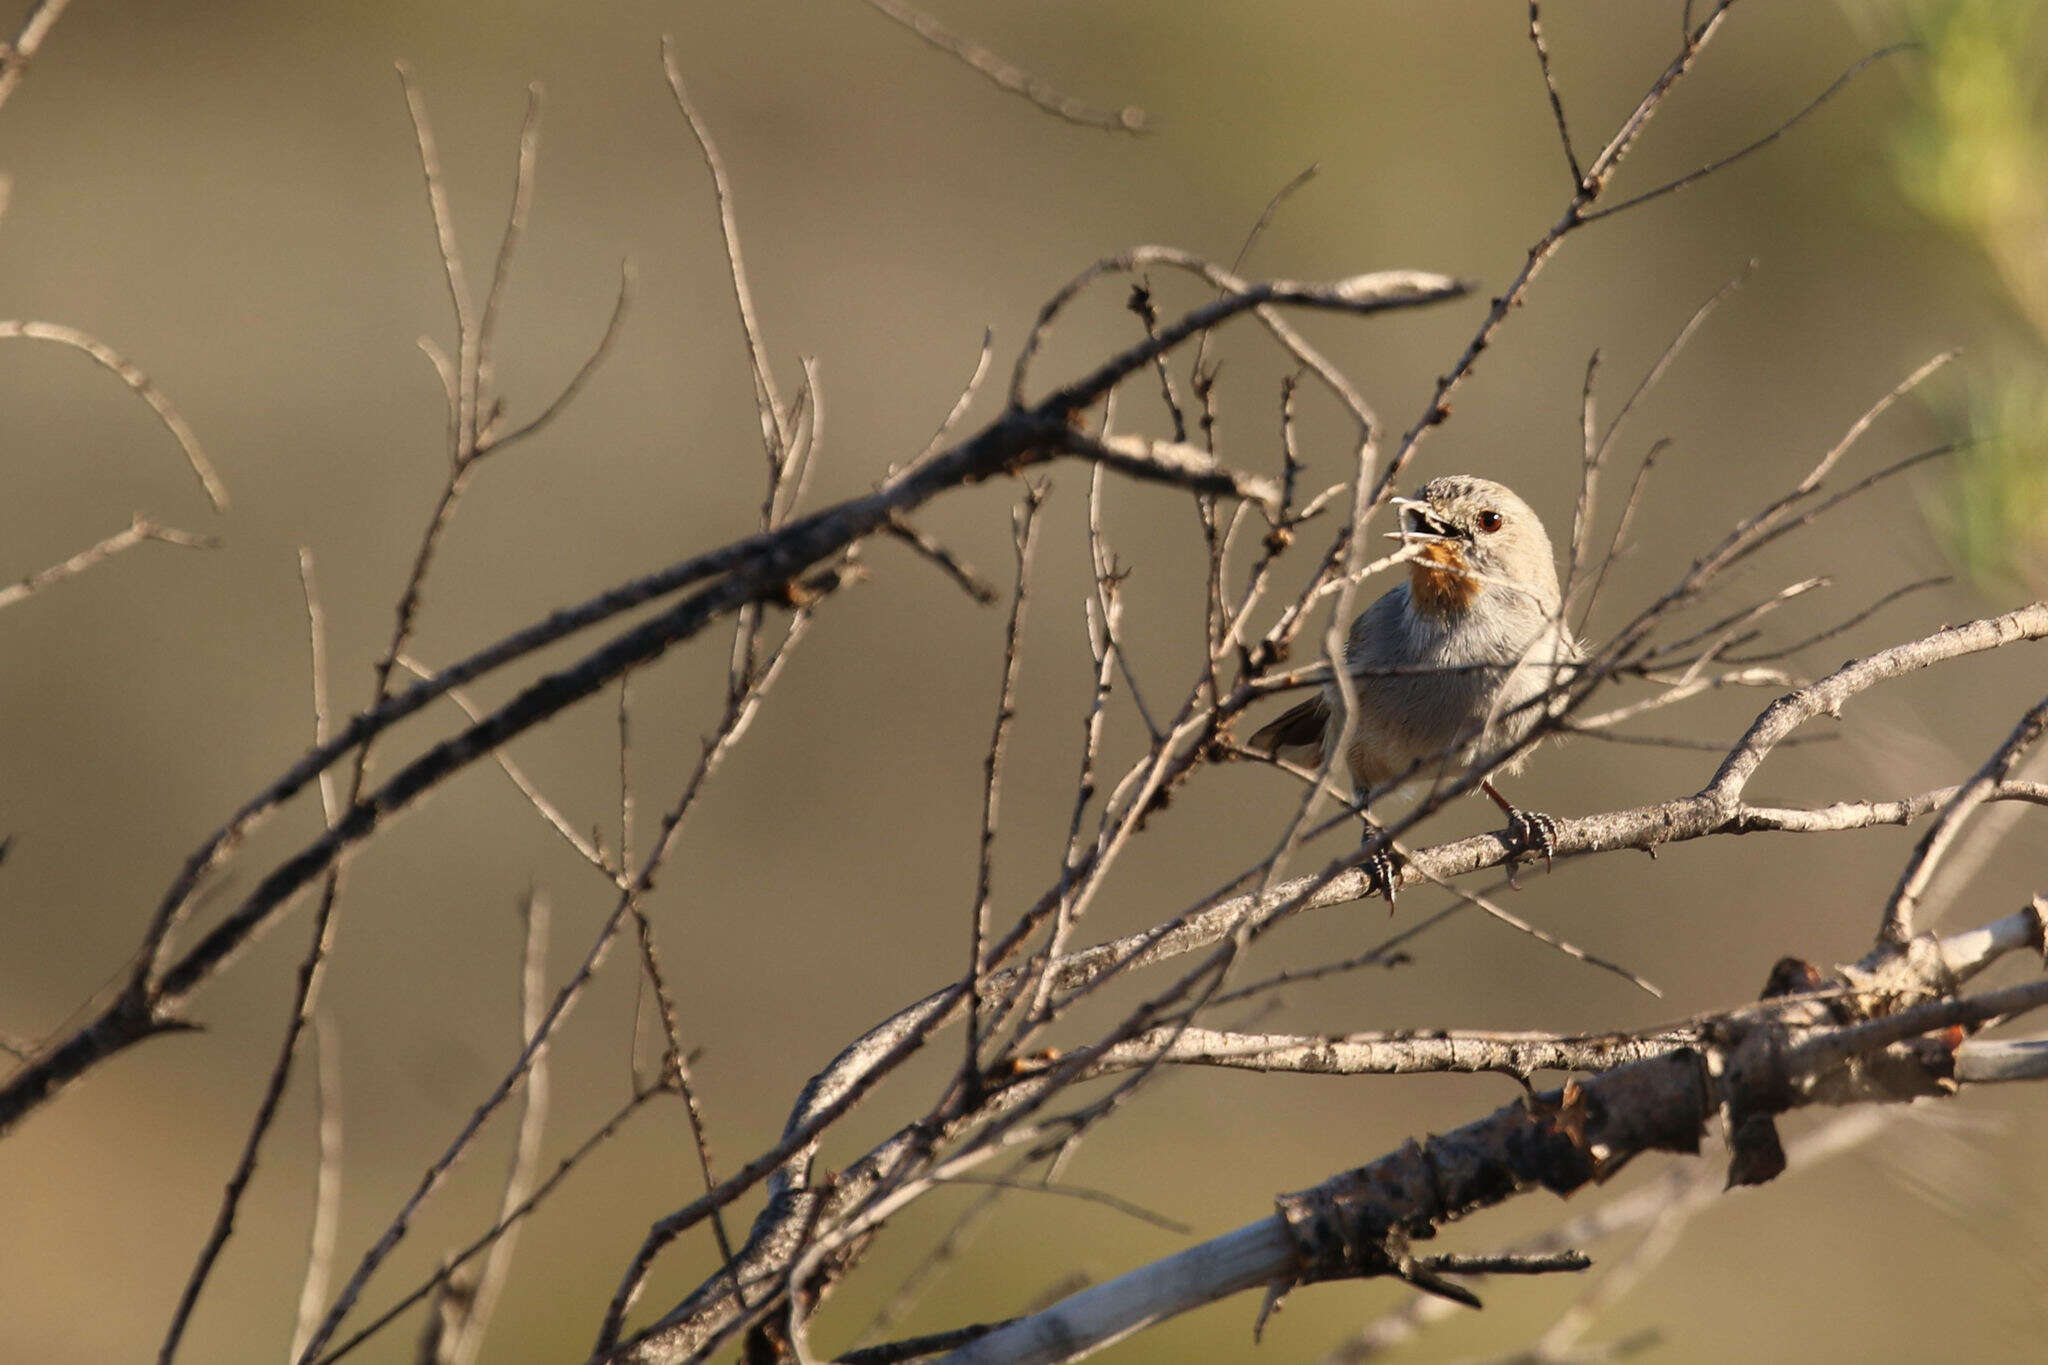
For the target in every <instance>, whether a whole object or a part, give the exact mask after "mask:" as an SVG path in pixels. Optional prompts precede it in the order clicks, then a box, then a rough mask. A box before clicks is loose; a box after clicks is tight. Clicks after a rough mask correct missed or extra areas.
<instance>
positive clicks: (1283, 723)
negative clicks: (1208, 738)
mask: <svg viewBox="0 0 2048 1365" xmlns="http://www.w3.org/2000/svg"><path fill="white" fill-rule="evenodd" d="M1329 728H1330V707H1329V704H1328V703H1327V702H1326V701H1325V700H1324V699H1323V698H1322V697H1321V696H1314V697H1310V698H1309V699H1308V700H1307V701H1305V702H1303V703H1302V704H1301V705H1299V706H1297V707H1294V708H1293V709H1291V710H1289V711H1285V712H1283V713H1282V714H1281V715H1280V717H1279V718H1278V719H1276V720H1272V721H1269V722H1267V723H1266V724H1265V725H1262V726H1260V727H1259V729H1258V730H1257V732H1256V733H1254V734H1253V735H1252V737H1251V738H1250V739H1248V740H1246V741H1245V744H1244V747H1245V748H1247V749H1249V750H1251V751H1252V752H1253V753H1256V754H1264V755H1265V756H1266V757H1267V758H1286V759H1305V760H1307V761H1309V762H1320V761H1321V759H1322V756H1323V742H1324V736H1325V735H1326V734H1328V732H1329Z"/></svg>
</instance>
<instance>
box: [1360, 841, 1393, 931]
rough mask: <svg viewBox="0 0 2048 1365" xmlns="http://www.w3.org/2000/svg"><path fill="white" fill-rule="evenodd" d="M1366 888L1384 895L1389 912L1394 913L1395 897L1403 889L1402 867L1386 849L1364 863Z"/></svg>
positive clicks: (1375, 893)
mask: <svg viewBox="0 0 2048 1365" xmlns="http://www.w3.org/2000/svg"><path fill="white" fill-rule="evenodd" d="M1364 867H1365V883H1366V889H1367V891H1368V892H1370V893H1371V894H1373V895H1378V896H1384V897H1386V901H1387V913H1388V914H1390V915H1391V914H1393V913H1394V897H1395V896H1396V895H1398V894H1399V893H1400V890H1401V869H1400V867H1399V866H1398V865H1397V864H1396V863H1395V862H1394V859H1393V857H1392V856H1391V855H1390V854H1389V853H1388V852H1387V850H1385V849H1381V850H1380V851H1379V852H1377V853H1375V854H1373V855H1372V856H1371V857H1369V858H1367V859H1366V860H1365V863H1364Z"/></svg>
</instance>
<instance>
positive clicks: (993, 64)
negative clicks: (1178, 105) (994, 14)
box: [866, 0, 1152, 133]
mask: <svg viewBox="0 0 2048 1365" xmlns="http://www.w3.org/2000/svg"><path fill="white" fill-rule="evenodd" d="M866 3H867V6H868V8H869V9H872V10H874V11H876V12H877V13H879V14H882V15H885V16H886V17H888V18H889V19H891V20H894V21H895V22H896V23H898V24H901V25H902V26H903V27H905V28H907V29H909V30H910V31H911V32H912V33H915V34H916V35H917V36H918V37H920V38H922V39H924V40H925V42H927V43H929V44H930V45H931V46H932V47H934V48H937V49H938V50H939V51H940V52H943V53H945V54H946V55H947V56H949V57H953V58H957V59H958V60H959V61H960V62H962V63H963V64H965V65H966V66H967V67H968V68H969V69H971V70H973V71H975V72H976V73H978V74H979V75H981V76H983V77H984V78H986V79H987V80H988V81H989V82H990V83H991V84H993V85H995V86H996V87H997V88H998V89H1001V90H1007V91H1009V92H1010V93H1011V94H1013V95H1020V96H1022V97H1023V98H1025V99H1027V100H1029V101H1031V103H1033V104H1034V105H1036V106H1038V107H1039V108H1040V109H1043V110H1044V111H1045V112H1046V113H1048V114H1051V115H1053V116H1054V117H1055V118H1059V119H1063V120H1065V121H1066V122H1068V123H1075V124H1079V125H1081V126H1082V127H1084V128H1102V129H1105V130H1108V131H1110V132H1120V133H1148V132H1150V131H1152V127H1151V123H1150V121H1149V120H1148V119H1147V118H1146V116H1145V111H1144V110H1143V109H1140V108H1138V107H1137V106H1136V105H1128V104H1127V105H1125V106H1124V107H1123V108H1121V109H1098V108H1096V107H1095V106H1094V105H1090V104H1084V103H1082V102H1081V101H1080V100H1077V99H1075V98H1073V97H1072V96H1071V95H1067V94H1064V93H1062V92H1061V91H1059V90H1056V89H1054V88H1053V87H1052V86H1050V85H1048V84H1046V82H1044V81H1043V80H1040V79H1039V78H1038V77H1036V76H1034V75H1032V74H1031V73H1030V72H1028V71H1026V70H1024V69H1023V68H1022V67H1020V66H1017V65H1015V64H1014V63H1012V62H1007V61H1005V60H1003V58H1002V57H1000V56H998V55H997V54H996V53H994V52H992V51H990V50H989V49H988V48H986V47H983V46H982V45H981V44H979V43H976V42H972V41H970V40H969V39H966V38H963V37H961V36H960V35H959V34H957V33H953V32H951V31H950V30H948V29H945V28H943V27H941V26H940V24H939V22H938V20H936V19H934V18H932V17H931V16H930V15H929V14H926V13H925V12H924V11H923V10H920V9H916V8H913V7H912V6H910V5H907V4H905V3H904V0H866Z"/></svg>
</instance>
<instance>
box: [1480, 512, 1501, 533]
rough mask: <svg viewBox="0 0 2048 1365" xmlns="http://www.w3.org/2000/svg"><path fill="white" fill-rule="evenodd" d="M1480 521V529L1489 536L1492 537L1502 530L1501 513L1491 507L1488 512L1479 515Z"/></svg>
mask: <svg viewBox="0 0 2048 1365" xmlns="http://www.w3.org/2000/svg"><path fill="white" fill-rule="evenodd" d="M1478 520H1479V529H1480V530H1482V531H1484V532H1486V533H1487V534H1488V535H1491V534H1493V533H1494V532H1495V531H1498V530H1499V529H1500V525H1501V515H1500V513H1498V512H1496V511H1494V510H1493V509H1492V508H1490V507H1489V508H1488V509H1487V510H1486V511H1484V512H1481V513H1480V514H1479V518H1478Z"/></svg>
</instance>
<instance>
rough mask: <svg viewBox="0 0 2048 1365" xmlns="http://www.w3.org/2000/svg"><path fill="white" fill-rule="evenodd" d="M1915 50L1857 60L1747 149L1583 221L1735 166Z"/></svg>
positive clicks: (1903, 46)
mask: <svg viewBox="0 0 2048 1365" xmlns="http://www.w3.org/2000/svg"><path fill="white" fill-rule="evenodd" d="M1726 8H1727V6H1726V5H1725V4H1724V5H1718V6H1716V7H1715V12H1714V19H1719V18H1720V14H1721V11H1722V10H1723V9H1726ZM1713 21H1714V20H1713V19H1710V20H1709V21H1708V22H1709V23H1712V22H1713ZM1918 47H1919V45H1918V44H1917V43H1897V44H1894V45H1893V46H1891V47H1881V48H1879V49H1878V50H1877V51H1875V52H1873V53H1871V54H1870V55H1869V56H1867V57H1865V58H1863V59H1862V60H1861V61H1858V62H1856V63H1855V64H1853V65H1852V66H1850V68H1849V69H1848V70H1847V71H1844V72H1843V73H1842V74H1841V75H1839V76H1837V77H1835V79H1834V82H1833V84H1831V85H1829V86H1828V88H1827V89H1825V90H1823V91H1821V92H1820V93H1819V94H1818V95H1816V96H1814V98H1813V102H1812V103H1810V104H1808V105H1807V106H1806V107H1805V108H1804V109H1801V110H1800V111H1799V112H1798V113H1796V114H1794V115H1792V117H1790V118H1788V119H1786V120H1785V121H1784V122H1783V123H1780V124H1779V125H1778V126H1777V127H1775V128H1773V129H1772V130H1771V131H1770V132H1768V133H1765V134H1764V135H1763V136H1762V137H1760V138H1758V139H1757V140H1756V141H1754V142H1752V143H1750V144H1749V145H1748V146H1746V147H1743V148H1740V149H1739V150H1737V151H1733V152H1730V153H1729V154H1728V155H1726V156H1723V157H1717V158H1715V159H1714V160H1712V161H1709V162H1708V163H1707V164H1706V165H1704V166H1702V167H1700V168H1699V169H1698V170H1696V171H1690V172H1688V173H1686V174H1685V175H1681V176H1679V177H1678V178H1677V179H1676V180H1671V181H1666V182H1665V183H1664V184H1662V185H1659V186H1658V187H1657V188H1656V189H1654V190H1645V191H1644V192H1643V193H1641V194H1638V195H1635V196H1633V197H1631V198H1628V199H1624V200H1622V201H1621V202H1620V203H1619V204H1610V205H1608V206H1607V207H1606V208H1601V209H1595V210H1593V211H1592V212H1590V213H1588V214H1586V215H1585V221H1587V222H1592V221H1593V220H1594V219H1597V218H1606V217H1608V216H1610V215H1612V214H1616V213H1620V212H1622V211H1623V210H1625V209H1632V208H1635V207H1636V206H1637V205H1639V204H1647V203H1649V202H1650V201H1651V200H1653V199H1661V198H1663V197H1664V196H1665V195H1667V194H1675V193H1677V192H1678V191H1679V190H1682V189H1685V188H1686V187H1688V186H1690V185H1693V184H1696V183H1698V182H1699V181H1701V180H1704V179H1705V178H1706V177H1708V176H1710V175H1712V174H1713V173H1714V172H1716V171H1718V170H1721V169H1722V168H1724V167H1727V166H1732V165H1734V164H1735V163H1736V162H1738V161H1740V160H1742V159H1743V158H1744V157H1746V156H1748V155H1749V154H1750V153H1751V152H1760V151H1762V150H1763V149H1764V148H1766V147H1768V146H1770V145H1771V144H1772V143H1773V142H1776V141H1777V140H1778V139H1779V138H1781V137H1783V136H1785V134H1787V133H1789V132H1791V131H1792V130H1793V129H1794V128H1796V127H1798V126H1799V125H1800V124H1801V123H1804V122H1805V121H1806V118H1807V116H1808V115H1809V114H1812V113H1813V112H1814V111H1816V110H1818V109H1819V108H1820V107H1821V106H1822V105H1824V104H1826V103H1827V102H1828V101H1829V100H1831V99H1833V98H1834V97H1835V96H1836V95H1837V94H1838V93H1840V91H1841V89H1842V87H1843V86H1845V85H1847V84H1848V83H1849V82H1850V81H1853V80H1855V79H1856V78H1857V77H1858V76H1860V75H1862V74H1863V72H1864V71H1865V70H1866V69H1867V68H1869V67H1870V66H1872V65H1874V64H1876V63H1878V62H1881V61H1883V60H1884V59H1885V58H1887V57H1893V56H1897V55H1898V54H1899V53H1901V52H1911V51H1917V50H1918Z"/></svg>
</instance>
